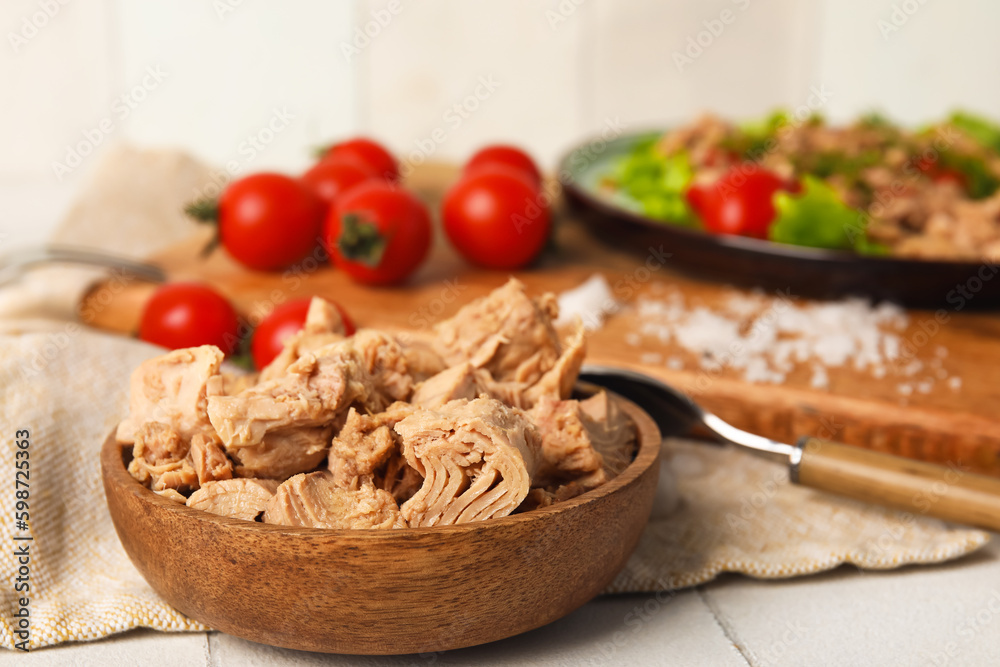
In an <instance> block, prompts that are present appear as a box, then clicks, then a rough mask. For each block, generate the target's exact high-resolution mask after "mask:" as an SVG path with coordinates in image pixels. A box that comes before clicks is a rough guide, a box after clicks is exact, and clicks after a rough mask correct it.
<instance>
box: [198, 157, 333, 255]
mask: <svg viewBox="0 0 1000 667" xmlns="http://www.w3.org/2000/svg"><path fill="white" fill-rule="evenodd" d="M218 224H219V240H220V241H221V243H222V245H223V246H224V247H225V248H226V250H228V251H229V254H231V255H232V256H233V257H234V258H235V259H236V260H237V261H239V262H240V263H241V264H243V265H245V266H247V267H249V268H251V269H256V270H259V271H275V270H278V269H283V268H285V267H287V266H289V265H291V264H294V263H295V262H297V261H299V260H301V259H302V258H304V257H305V256H306V255H308V254H309V253H310V252H311V251H312V250H313V249H314V248H315V247H316V245H317V240H318V239H319V235H320V231H321V229H322V225H323V202H322V200H321V199H320V198H319V197H317V196H316V195H314V194H313V193H312V191H311V190H310V189H309V188H308V187H306V185H305V184H303V183H302V182H300V181H298V180H295V179H293V178H289V177H288V176H284V175H282V174H273V173H267V172H262V173H259V174H253V175H251V176H247V177H246V178H241V179H239V180H237V181H233V182H232V183H231V184H230V185H229V187H227V188H226V190H225V191H224V192H223V193H222V197H220V198H219V212H218Z"/></svg>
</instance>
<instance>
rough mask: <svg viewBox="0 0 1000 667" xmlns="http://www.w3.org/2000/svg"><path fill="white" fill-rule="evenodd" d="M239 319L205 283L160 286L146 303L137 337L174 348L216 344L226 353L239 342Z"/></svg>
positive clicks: (220, 296)
mask: <svg viewBox="0 0 1000 667" xmlns="http://www.w3.org/2000/svg"><path fill="white" fill-rule="evenodd" d="M239 326H240V325H239V319H238V318H237V316H236V311H235V310H233V306H232V305H231V304H230V303H229V301H227V300H226V298H225V297H223V296H222V295H221V294H219V293H218V292H216V291H215V290H213V289H212V288H211V287H208V286H207V285H201V284H198V283H173V284H169V285H163V286H162V287H160V288H159V289H157V290H156V292H154V293H153V296H152V297H151V298H150V299H149V301H148V302H147V303H146V307H145V308H144V309H143V311H142V319H141V321H140V323H139V338H141V339H142V340H144V341H147V342H149V343H155V344H156V345H162V346H163V347H166V348H170V349H171V350H176V349H179V348H182V347H197V346H199V345H215V346H216V347H218V348H219V349H220V350H222V351H223V352H224V353H226V354H229V353H230V352H232V351H233V350H235V349H236V345H237V344H238V343H239V340H240V339H239Z"/></svg>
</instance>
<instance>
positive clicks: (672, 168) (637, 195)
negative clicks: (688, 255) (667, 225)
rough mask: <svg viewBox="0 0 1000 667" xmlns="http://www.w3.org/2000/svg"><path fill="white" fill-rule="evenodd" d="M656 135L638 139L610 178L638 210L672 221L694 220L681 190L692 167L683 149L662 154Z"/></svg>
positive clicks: (686, 187) (653, 216)
mask: <svg viewBox="0 0 1000 667" xmlns="http://www.w3.org/2000/svg"><path fill="white" fill-rule="evenodd" d="M656 143H657V141H656V139H651V140H646V141H641V142H638V143H637V144H636V145H635V146H634V147H633V148H632V151H631V152H630V153H629V154H628V155H627V156H626V157H625V158H624V159H623V160H622V161H621V162H620V163H619V164H618V165H617V169H616V173H615V178H614V181H615V183H616V184H617V185H618V186H619V187H620V188H622V189H623V190H624V191H625V192H626V193H627V194H628V195H629V196H630V197H631V198H632V199H634V200H635V201H636V202H638V204H639V207H640V208H641V209H642V212H643V213H644V214H646V215H648V216H649V217H651V218H655V219H657V220H663V221H666V222H671V223H674V224H681V225H692V224H695V218H694V214H693V213H692V211H691V208H690V207H689V206H688V203H687V199H686V198H685V193H686V192H687V189H688V186H689V185H690V184H691V180H692V179H693V178H694V170H693V169H692V168H691V160H690V159H689V158H688V155H687V153H677V154H675V155H671V156H665V155H663V154H662V153H661V152H660V151H659V150H657V148H656Z"/></svg>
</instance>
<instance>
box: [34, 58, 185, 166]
mask: <svg viewBox="0 0 1000 667" xmlns="http://www.w3.org/2000/svg"><path fill="white" fill-rule="evenodd" d="M166 78H167V72H164V71H163V68H162V67H161V66H160V65H150V66H149V67H147V68H146V71H145V73H144V75H143V77H142V79H141V80H140V81H139V82H138V83H137V84H136V85H134V86H132V87H131V88H129V89H128V90H126V91H125V92H124V93H122V94H121V95H119V96H118V97H116V98H115V99H114V100H113V101H112V102H111V112H110V113H109V114H108V115H106V116H105V117H104V118H102V119H101V120H99V121H98V122H97V123H95V124H94V125H92V126H91V127H87V128H84V129H83V130H81V131H80V134H81V135H82V138H81V139H80V140H79V141H77V142H76V143H73V144H69V145H68V146H66V153H65V155H64V156H63V158H62V161H59V160H53V161H52V173H53V174H55V176H56V179H58V180H59V181H60V182H62V180H63V179H64V178H65V177H66V176H68V175H69V174H71V173H73V172H74V171H75V170H76V168H77V167H79V166H80V165H81V164H83V161H84V158H86V157H87V156H88V155H90V154H91V153H93V152H94V150H95V149H96V148H97V147H98V146H100V145H101V144H102V143H103V142H104V139H105V138H107V136H108V135H110V134H111V133H112V132H114V131H115V129H117V128H118V125H119V124H120V123H122V122H124V121H125V120H126V119H127V118H128V117H129V116H131V115H132V112H133V111H135V110H136V109H137V108H139V105H140V104H142V103H143V102H144V101H145V100H146V99H147V98H148V97H149V95H150V93H152V92H153V91H154V90H156V89H157V88H159V87H160V85H161V84H162V83H163V82H164V80H166Z"/></svg>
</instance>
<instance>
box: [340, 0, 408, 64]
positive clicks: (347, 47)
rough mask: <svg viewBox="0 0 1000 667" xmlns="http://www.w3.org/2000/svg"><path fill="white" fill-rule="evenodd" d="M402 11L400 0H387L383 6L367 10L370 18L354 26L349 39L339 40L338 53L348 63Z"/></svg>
mask: <svg viewBox="0 0 1000 667" xmlns="http://www.w3.org/2000/svg"><path fill="white" fill-rule="evenodd" d="M402 11H403V3H402V2H400V0H389V2H387V3H385V6H384V7H381V8H379V9H372V10H371V11H369V12H368V14H369V15H370V16H371V18H370V19H369V20H367V21H365V22H364V24H362V25H356V26H354V31H353V32H352V33H351V39H350V41H341V42H340V54H341V55H342V56H344V60H346V61H347V62H348V63H350V62H351V61H352V60H354V59H355V58H356V57H358V56H360V55H361V53H362V52H363V51H364V50H365V49H367V48H368V47H369V46H370V45H371V43H372V40H375V39H377V38H378V36H379V35H381V34H382V31H383V30H385V29H386V28H388V27H389V24H390V23H392V21H393V19H395V18H396V17H397V16H399V14H400V13H401V12H402Z"/></svg>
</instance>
